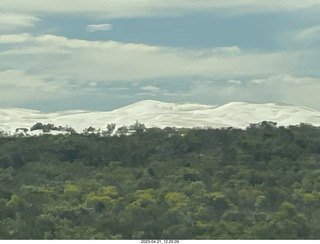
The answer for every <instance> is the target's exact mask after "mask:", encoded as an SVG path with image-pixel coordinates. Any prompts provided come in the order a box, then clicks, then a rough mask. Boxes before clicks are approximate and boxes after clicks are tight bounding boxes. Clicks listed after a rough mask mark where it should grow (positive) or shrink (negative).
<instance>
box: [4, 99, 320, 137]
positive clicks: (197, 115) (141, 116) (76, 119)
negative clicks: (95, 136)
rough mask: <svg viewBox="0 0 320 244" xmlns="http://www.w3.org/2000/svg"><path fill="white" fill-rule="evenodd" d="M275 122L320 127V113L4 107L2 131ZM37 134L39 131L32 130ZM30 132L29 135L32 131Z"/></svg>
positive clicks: (265, 108)
mask: <svg viewBox="0 0 320 244" xmlns="http://www.w3.org/2000/svg"><path fill="white" fill-rule="evenodd" d="M264 120H266V121H274V122H277V124H278V125H279V126H282V125H283V126H288V125H298V124H300V123H310V124H313V125H314V126H320V112H319V111H316V110H313V109H310V108H306V107H299V106H294V105H289V104H281V103H265V104H260V103H246V102H232V103H228V104H226V105H222V106H217V105H202V104H192V103H164V102H159V101H154V100H144V101H140V102H137V103H134V104H131V105H128V106H125V107H122V108H119V109H116V110H113V111H107V112H102V111H85V110H70V111H59V112H54V113H44V112H40V111H36V110H27V109H18V108H5V109H0V130H1V131H5V132H10V133H11V134H14V133H15V131H16V129H17V128H27V129H30V128H31V126H33V125H34V124H36V123H37V122H41V123H43V124H48V123H51V124H54V125H56V126H69V127H72V128H74V129H75V130H76V131H77V132H82V131H83V130H84V129H85V128H88V127H90V126H92V127H94V128H96V129H101V130H106V126H107V124H110V123H115V124H116V126H117V127H121V126H123V125H125V126H129V125H132V124H134V123H135V122H136V121H139V122H140V123H143V124H145V125H146V127H159V128H164V127H178V128H181V127H186V128H192V127H207V126H210V127H213V128H221V127H234V128H246V127H247V126H248V125H249V124H250V123H258V122H261V121H264ZM32 133H36V132H32ZM32 133H30V132H29V134H32Z"/></svg>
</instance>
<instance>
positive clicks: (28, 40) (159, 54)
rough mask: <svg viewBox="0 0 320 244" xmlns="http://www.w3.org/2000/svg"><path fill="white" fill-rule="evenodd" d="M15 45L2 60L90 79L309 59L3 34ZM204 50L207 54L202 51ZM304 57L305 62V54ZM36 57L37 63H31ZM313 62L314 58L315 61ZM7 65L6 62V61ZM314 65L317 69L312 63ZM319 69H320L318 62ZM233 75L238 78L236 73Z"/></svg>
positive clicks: (247, 68)
mask: <svg viewBox="0 0 320 244" xmlns="http://www.w3.org/2000/svg"><path fill="white" fill-rule="evenodd" d="M10 41H11V42H12V43H13V44H14V45H13V46H12V47H9V48H8V49H9V50H5V51H3V52H0V56H1V57H2V58H1V59H2V60H4V61H3V63H2V65H5V64H6V66H7V67H16V68H17V69H21V70H25V71H26V72H28V73H37V74H43V75H47V76H51V77H69V78H70V79H71V78H72V79H74V80H78V81H79V82H87V81H88V80H98V81H113V80H130V81H132V80H145V79H150V78H159V77H183V76H188V75H195V76H207V77H230V78H231V77H241V76H267V75H268V76H270V75H276V74H279V73H291V72H295V71H296V70H298V69H299V65H305V63H307V62H308V60H307V58H308V55H311V59H312V55H318V54H317V53H316V52H313V53H312V54H305V53H304V52H303V51H300V52H298V51H279V52H271V53H267V52H257V51H255V52H250V51H245V50H241V51H237V52H232V55H230V50H229V49H228V48H226V49H225V50H226V51H225V55H223V54H224V51H219V53H218V54H216V53H215V52H212V50H211V49H208V50H206V49H204V50H193V51H190V50H185V49H175V48H165V47H157V46H149V45H144V44H132V43H120V42H114V41H105V42H103V41H86V40H77V39H68V38H66V37H61V36H54V35H41V36H35V37H32V36H29V35H26V34H21V36H19V35H6V36H2V37H0V43H1V42H3V43H4V42H5V43H6V44H7V45H8V46H10ZM199 52H201V53H203V54H204V55H200V56H199ZM302 56H303V58H304V62H305V63H303V64H302V63H301V62H300V59H301V57H302ZM28 60H32V62H28ZM312 61H313V60H312ZM0 69H1V64H0ZM310 69H311V68H310ZM311 71H313V72H319V71H318V69H316V67H314V70H311ZM231 79H233V78H231Z"/></svg>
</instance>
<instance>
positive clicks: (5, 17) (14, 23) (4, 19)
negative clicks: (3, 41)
mask: <svg viewBox="0 0 320 244" xmlns="http://www.w3.org/2000/svg"><path fill="white" fill-rule="evenodd" d="M39 21H41V20H40V19H39V18H38V17H35V16H30V15H26V14H13V13H12V14H9V13H1V12H0V30H5V31H7V30H11V29H14V28H17V27H33V26H34V24H35V23H36V22H39Z"/></svg>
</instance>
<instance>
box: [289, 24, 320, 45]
mask: <svg viewBox="0 0 320 244" xmlns="http://www.w3.org/2000/svg"><path fill="white" fill-rule="evenodd" d="M315 38H317V39H319V38H320V25H316V26H312V27H310V28H306V29H303V30H301V31H299V32H298V33H296V35H295V40H296V41H305V40H310V39H311V40H312V39H315Z"/></svg>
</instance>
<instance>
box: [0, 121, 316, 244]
mask: <svg viewBox="0 0 320 244" xmlns="http://www.w3.org/2000/svg"><path fill="white" fill-rule="evenodd" d="M113 129H114V128H113ZM110 130H112V128H110ZM319 226H320V128H317V127H313V126H311V125H306V124H301V125H300V126H291V127H288V128H284V127H275V126H274V124H272V123H268V122H262V123H260V124H258V125H251V126H250V127H248V128H247V129H246V130H239V129H221V130H218V129H179V130H177V129H173V128H166V129H157V128H150V129H146V128H142V129H140V130H136V133H134V134H132V135H129V136H113V137H111V136H110V133H105V134H104V135H101V134H99V135H98V134H92V133H83V134H75V133H73V134H70V135H56V136H53V135H42V136H35V137H18V136H17V137H8V136H2V137H0V239H320V231H319V229H320V227H319Z"/></svg>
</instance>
